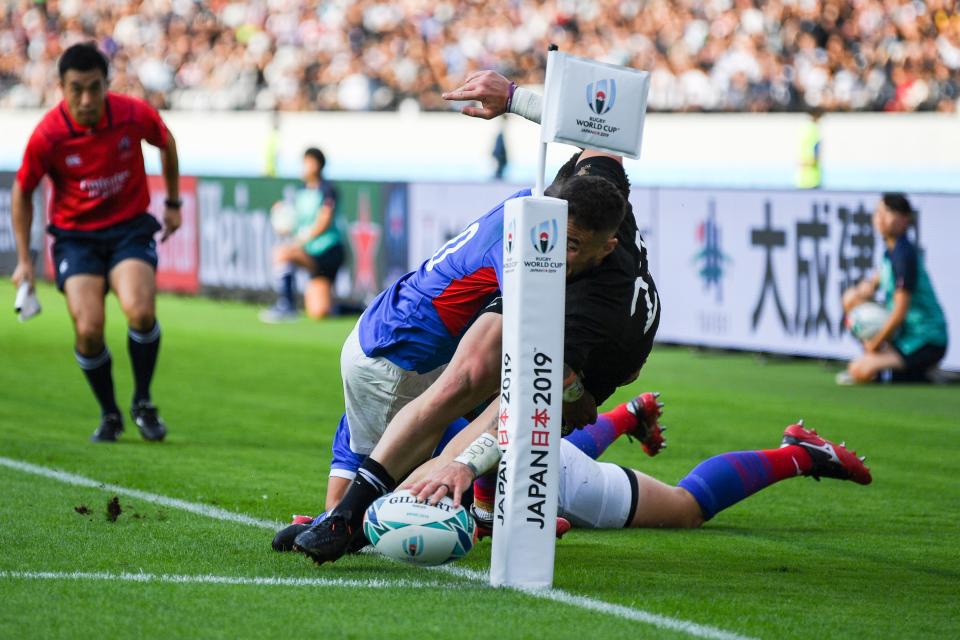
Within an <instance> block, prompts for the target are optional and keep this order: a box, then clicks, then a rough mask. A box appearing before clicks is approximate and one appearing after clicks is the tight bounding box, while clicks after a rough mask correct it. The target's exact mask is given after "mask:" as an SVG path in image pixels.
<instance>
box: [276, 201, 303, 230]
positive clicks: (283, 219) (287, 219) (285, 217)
mask: <svg viewBox="0 0 960 640" xmlns="http://www.w3.org/2000/svg"><path fill="white" fill-rule="evenodd" d="M296 224H297V213H296V211H294V210H293V207H292V206H290V205H289V204H288V203H286V202H284V201H283V200H281V201H280V202H277V203H276V204H274V205H273V207H271V208H270V226H272V227H273V232H274V233H275V234H277V235H278V236H280V237H285V236H289V235H290V234H291V233H293V228H294V226H296Z"/></svg>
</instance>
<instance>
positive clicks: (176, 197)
mask: <svg viewBox="0 0 960 640" xmlns="http://www.w3.org/2000/svg"><path fill="white" fill-rule="evenodd" d="M160 164H161V166H162V167H163V182H164V184H165V186H166V187H167V200H166V203H165V205H166V206H165V207H164V211H163V235H162V236H160V242H164V241H166V239H167V238H169V237H170V236H171V235H173V233H174V232H175V231H176V230H177V229H179V228H180V224H181V218H180V204H181V202H180V157H179V156H178V155H177V143H176V141H175V140H174V139H173V135H172V134H170V133H169V132H168V133H167V144H166V146H164V147H163V148H162V149H160Z"/></svg>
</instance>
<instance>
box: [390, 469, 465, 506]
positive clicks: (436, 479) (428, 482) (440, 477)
mask: <svg viewBox="0 0 960 640" xmlns="http://www.w3.org/2000/svg"><path fill="white" fill-rule="evenodd" d="M474 480H476V476H474V474H473V469H471V468H470V467H468V466H467V465H465V464H463V463H462V462H456V461H451V462H448V463H447V464H445V465H444V466H442V467H440V468H439V469H437V470H436V471H434V472H433V473H431V474H430V475H429V476H427V477H426V478H424V479H423V480H420V481H418V482H414V483H413V484H412V485H410V486H409V487H403V488H405V489H408V490H409V491H410V493H412V494H413V495H415V496H416V497H417V500H426V501H427V502H428V503H429V504H437V503H438V502H440V500H441V499H443V497H444V496H447V495H452V497H453V506H455V507H459V506H460V498H462V497H463V494H464V492H466V491H467V489H469V488H470V487H471V486H472V485H473V481H474Z"/></svg>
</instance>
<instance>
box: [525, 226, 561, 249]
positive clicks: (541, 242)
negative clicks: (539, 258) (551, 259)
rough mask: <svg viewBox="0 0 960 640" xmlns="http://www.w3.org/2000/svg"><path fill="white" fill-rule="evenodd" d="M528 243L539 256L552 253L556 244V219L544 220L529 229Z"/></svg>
mask: <svg viewBox="0 0 960 640" xmlns="http://www.w3.org/2000/svg"><path fill="white" fill-rule="evenodd" d="M530 243H531V244H533V248H534V249H535V250H536V251H537V252H538V253H540V254H541V255H546V254H548V253H550V252H551V251H553V247H554V246H555V245H556V244H557V219H556V218H551V219H550V220H544V221H543V222H541V223H540V224H538V225H534V226H533V227H532V228H531V229H530Z"/></svg>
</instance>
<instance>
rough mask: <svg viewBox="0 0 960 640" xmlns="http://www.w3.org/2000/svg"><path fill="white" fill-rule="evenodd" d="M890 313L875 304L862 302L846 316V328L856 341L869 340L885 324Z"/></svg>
mask: <svg viewBox="0 0 960 640" xmlns="http://www.w3.org/2000/svg"><path fill="white" fill-rule="evenodd" d="M889 317H890V312H889V311H887V308H886V307H884V306H882V305H879V304H877V303H876V302H864V303H863V304H860V305H857V306H856V307H854V308H853V309H851V310H850V313H848V314H847V328H848V329H850V333H852V334H853V336H854V337H855V338H857V339H858V340H861V341H863V340H869V339H871V338H872V337H874V336H875V335H877V334H878V333H879V332H880V329H882V328H883V325H885V324H886V323H887V318H889Z"/></svg>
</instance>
